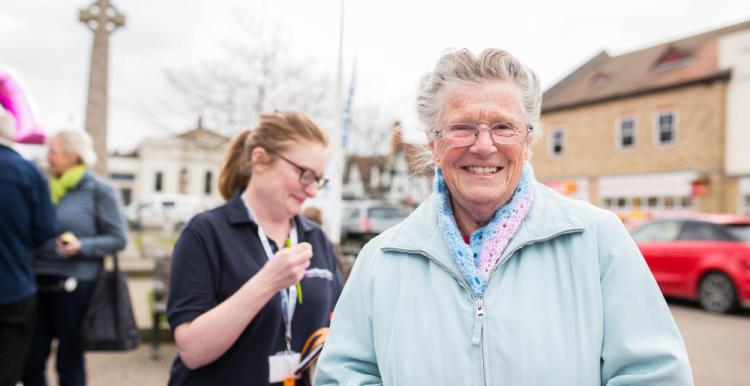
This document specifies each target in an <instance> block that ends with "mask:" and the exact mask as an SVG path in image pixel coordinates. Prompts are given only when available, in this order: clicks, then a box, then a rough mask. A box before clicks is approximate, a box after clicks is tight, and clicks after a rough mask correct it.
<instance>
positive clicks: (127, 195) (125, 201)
mask: <svg viewBox="0 0 750 386" xmlns="http://www.w3.org/2000/svg"><path fill="white" fill-rule="evenodd" d="M120 197H121V198H122V205H124V206H128V205H130V202H131V201H133V190H132V189H130V188H120Z"/></svg>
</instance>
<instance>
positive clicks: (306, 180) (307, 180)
mask: <svg viewBox="0 0 750 386" xmlns="http://www.w3.org/2000/svg"><path fill="white" fill-rule="evenodd" d="M269 153H273V154H275V155H276V156H277V157H279V158H281V159H283V160H284V161H286V162H288V163H289V164H290V165H292V166H294V167H295V168H297V170H299V182H300V184H302V185H304V186H308V185H310V184H313V183H314V184H315V186H317V187H318V189H323V188H325V186H326V185H328V178H325V177H318V176H317V175H315V172H314V171H312V170H310V169H308V168H306V167H304V166H300V165H297V163H295V162H294V161H292V160H290V159H289V158H286V157H284V156H283V155H281V154H279V153H277V152H269Z"/></svg>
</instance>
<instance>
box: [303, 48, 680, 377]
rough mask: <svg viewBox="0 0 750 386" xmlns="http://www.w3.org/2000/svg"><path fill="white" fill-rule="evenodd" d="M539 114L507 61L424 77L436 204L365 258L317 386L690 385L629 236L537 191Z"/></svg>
mask: <svg viewBox="0 0 750 386" xmlns="http://www.w3.org/2000/svg"><path fill="white" fill-rule="evenodd" d="M540 108H541V90H540V86H539V81H538V79H537V77H536V76H535V75H534V73H533V72H532V71H531V70H530V69H528V68H526V67H525V66H524V65H522V64H521V63H520V62H518V61H517V60H516V59H515V58H514V57H513V56H511V55H510V54H508V53H507V52H505V51H502V50H497V49H489V50H486V51H484V52H483V53H482V54H481V55H479V57H475V56H474V55H472V54H471V53H470V52H468V51H467V50H461V51H458V52H453V53H448V54H446V55H444V56H443V57H442V58H441V59H440V61H439V62H438V64H437V66H436V68H435V70H434V71H433V72H430V73H428V74H427V75H425V77H424V78H423V80H422V82H421V85H420V87H419V90H418V94H417V111H418V114H419V117H420V119H421V121H422V122H423V123H424V124H425V126H426V127H427V128H428V137H429V138H430V143H429V149H430V150H431V159H432V160H433V161H434V163H435V165H436V166H437V169H436V178H435V189H434V193H433V194H432V196H431V197H430V198H428V200H426V201H425V202H424V203H423V204H422V205H421V206H420V207H419V208H418V209H417V210H416V211H415V212H414V213H413V214H412V215H411V216H410V217H409V218H407V219H406V220H405V221H404V222H402V223H401V224H399V225H397V226H395V227H394V228H392V229H390V230H389V231H387V232H385V233H383V234H382V235H380V236H379V237H377V238H375V239H373V240H372V241H371V242H370V243H369V244H367V245H366V246H365V248H364V249H363V250H362V252H361V253H360V255H359V257H358V259H357V263H356V265H355V267H354V270H353V271H352V274H351V277H350V279H349V282H348V283H347V285H346V287H345V289H344V291H343V293H342V295H341V298H340V301H339V303H338V305H337V307H336V310H335V312H334V314H335V318H334V320H333V323H332V327H331V332H330V335H329V337H328V343H327V345H326V347H325V349H324V351H323V354H322V357H321V359H320V362H319V367H318V374H317V379H316V382H315V383H316V385H338V384H342V385H363V384H367V385H375V384H385V385H523V386H533V385H540V386H541V385H570V386H581V385H600V384H601V385H612V386H614V385H649V386H666V385H674V386H678V385H679V386H685V385H691V384H692V379H691V374H690V366H689V363H688V358H687V354H686V352H685V347H684V344H683V342H682V338H681V336H680V333H679V331H678V330H677V327H676V326H675V323H674V321H673V319H672V317H671V315H670V313H669V309H668V308H667V305H666V303H665V302H664V299H663V297H662V295H661V293H660V292H659V289H658V287H657V285H656V283H655V281H654V279H653V278H652V276H651V274H650V273H649V271H648V268H647V266H646V265H645V263H644V261H643V258H642V257H641V255H640V253H639V252H638V249H637V248H636V246H635V244H634V243H633V241H632V240H631V238H630V236H629V235H628V233H627V232H626V230H625V229H624V227H623V226H622V224H621V223H620V222H619V221H618V219H617V218H616V217H615V216H614V215H612V214H610V213H608V212H605V211H603V210H600V209H597V208H595V207H593V206H591V205H589V204H587V203H584V202H579V201H573V200H570V199H567V198H564V197H562V196H560V195H558V194H557V193H555V192H553V191H551V190H550V189H547V188H546V187H544V186H543V185H541V184H539V183H538V182H536V180H535V179H534V173H533V170H532V167H531V165H530V164H529V162H528V161H529V157H530V153H531V152H530V147H531V143H532V142H533V140H534V137H535V136H536V135H537V129H536V127H537V121H538V119H539V113H540Z"/></svg>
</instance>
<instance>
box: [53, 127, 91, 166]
mask: <svg viewBox="0 0 750 386" xmlns="http://www.w3.org/2000/svg"><path fill="white" fill-rule="evenodd" d="M56 138H57V139H59V140H60V143H61V145H62V147H63V149H64V150H65V151H68V152H72V153H75V155H77V156H78V158H79V159H80V160H81V162H82V163H83V164H84V165H86V166H94V164H95V163H96V152H94V141H93V140H92V139H91V136H90V135H88V133H86V132H84V131H78V130H64V131H61V132H58V133H57V134H55V135H53V136H52V138H50V141H51V140H52V139H56Z"/></svg>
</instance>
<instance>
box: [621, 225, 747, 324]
mask: <svg viewBox="0 0 750 386" xmlns="http://www.w3.org/2000/svg"><path fill="white" fill-rule="evenodd" d="M633 238H634V239H635V241H636V243H637V244H638V248H640V250H641V253H642V254H643V256H644V257H645V258H646V263H647V264H648V266H649V267H650V268H651V272H652V273H653V275H654V277H655V278H656V282H657V283H659V287H660V288H661V290H662V293H664V295H666V296H675V297H685V298H690V299H697V300H698V301H699V302H700V304H701V306H703V308H705V309H706V310H708V311H711V312H717V313H726V312H731V311H734V310H736V309H737V308H738V307H739V306H740V304H741V303H742V302H745V301H750V217H746V216H731V215H702V216H697V217H690V218H679V219H660V220H654V221H651V222H648V223H645V224H643V225H641V226H640V227H638V228H637V229H636V230H634V231H633Z"/></svg>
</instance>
